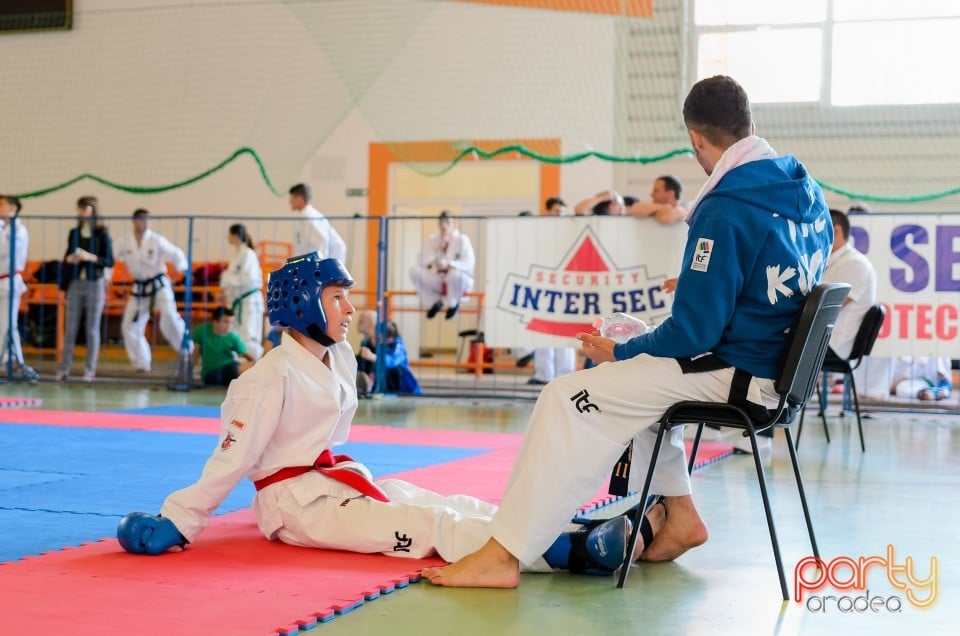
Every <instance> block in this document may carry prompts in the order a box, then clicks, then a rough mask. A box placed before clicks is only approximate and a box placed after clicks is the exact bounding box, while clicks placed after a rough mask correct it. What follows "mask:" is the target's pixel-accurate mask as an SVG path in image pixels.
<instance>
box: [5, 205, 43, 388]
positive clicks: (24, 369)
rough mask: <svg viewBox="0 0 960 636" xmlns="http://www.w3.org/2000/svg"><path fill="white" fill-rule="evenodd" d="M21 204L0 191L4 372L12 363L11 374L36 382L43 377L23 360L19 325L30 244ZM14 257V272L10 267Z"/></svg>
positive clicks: (14, 376)
mask: <svg viewBox="0 0 960 636" xmlns="http://www.w3.org/2000/svg"><path fill="white" fill-rule="evenodd" d="M21 207H22V206H21V204H20V199H18V198H17V197H15V196H12V195H9V194H6V195H5V194H0V375H7V372H8V366H11V363H12V371H13V373H12V376H11V377H13V378H15V379H18V380H26V381H27V382H33V383H36V382H37V381H39V380H40V376H39V375H37V372H36V371H34V370H33V369H31V368H30V367H29V366H28V365H27V364H26V363H24V361H23V349H22V348H21V346H20V331H19V329H18V328H17V322H18V318H19V316H20V298H21V297H22V296H23V292H25V291H27V286H26V285H25V284H24V282H23V268H24V267H26V266H27V251H28V249H29V247H30V234H29V233H28V232H27V226H25V225H24V224H23V222H21V221H20V209H21ZM11 241H12V246H13V252H12V254H11V251H10V248H11ZM11 256H13V271H11V270H10V257H11ZM11 290H12V291H11Z"/></svg>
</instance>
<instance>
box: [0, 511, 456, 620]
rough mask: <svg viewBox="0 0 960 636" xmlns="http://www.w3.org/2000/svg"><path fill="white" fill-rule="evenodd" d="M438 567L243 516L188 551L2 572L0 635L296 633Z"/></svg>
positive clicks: (53, 562) (81, 554)
mask: <svg viewBox="0 0 960 636" xmlns="http://www.w3.org/2000/svg"><path fill="white" fill-rule="evenodd" d="M437 563H440V561H439V559H429V560H411V559H399V558H391V557H385V556H380V555H363V554H352V553H346V552H332V551H327V550H308V549H303V548H295V547H291V546H288V545H285V544H282V543H280V542H277V541H266V540H265V539H264V538H263V535H261V534H260V531H259V530H258V529H257V527H256V524H255V523H254V520H253V514H252V513H251V512H250V511H249V510H244V511H240V512H236V513H232V514H229V515H224V516H222V517H218V518H216V519H214V520H213V521H211V524H210V526H209V527H208V529H207V530H206V531H205V532H204V534H203V535H201V537H200V538H198V539H197V541H196V542H195V543H194V544H192V545H191V546H190V547H189V548H188V549H187V550H184V551H183V552H182V553H178V552H171V553H166V554H163V555H161V556H159V557H153V558H150V557H138V556H134V555H131V554H127V553H125V552H123V551H122V550H121V549H120V547H119V545H118V544H117V542H116V541H115V540H113V539H105V540H103V541H100V542H97V543H93V544H87V545H84V546H80V547H77V548H68V549H65V550H62V551H57V552H49V553H47V554H45V555H43V556H40V557H33V558H27V559H23V560H21V561H17V562H12V563H7V564H4V565H2V566H0V581H2V583H0V587H2V589H3V594H2V601H0V606H4V607H3V609H2V610H0V633H3V634H18V633H37V632H42V633H55V634H60V633H69V634H76V635H87V634H89V635H93V634H106V633H129V634H224V635H226V634H231V635H233V634H256V635H260V636H263V635H265V634H276V633H278V632H288V631H291V629H292V630H293V631H296V623H297V622H298V621H302V622H303V623H304V625H308V624H309V623H310V622H311V621H313V622H316V621H317V620H318V615H319V616H325V617H330V616H332V614H333V613H334V612H336V611H337V610H338V609H339V610H340V611H343V609H345V608H348V607H352V606H354V605H357V604H360V603H363V602H364V601H365V599H367V598H375V597H376V596H377V595H379V594H381V593H385V592H388V591H392V588H393V587H395V586H404V585H406V584H407V583H408V582H409V581H410V579H411V577H413V578H416V577H417V572H418V571H419V569H420V568H422V567H425V566H427V565H432V564H437Z"/></svg>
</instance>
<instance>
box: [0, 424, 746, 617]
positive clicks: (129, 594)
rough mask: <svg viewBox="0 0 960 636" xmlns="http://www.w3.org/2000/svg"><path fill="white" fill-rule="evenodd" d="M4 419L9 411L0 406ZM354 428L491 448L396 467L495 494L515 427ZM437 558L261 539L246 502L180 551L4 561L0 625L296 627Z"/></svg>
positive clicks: (89, 547)
mask: <svg viewBox="0 0 960 636" xmlns="http://www.w3.org/2000/svg"><path fill="white" fill-rule="evenodd" d="M17 413H18V417H17V418H15V421H20V422H23V420H24V419H26V420H30V421H29V422H23V423H34V424H52V425H64V422H65V421H68V420H69V421H70V423H69V424H66V425H73V426H85V425H86V426H91V425H92V426H101V427H110V428H148V429H149V430H177V431H183V432H188V431H189V432H212V431H211V429H210V427H211V426H213V429H212V430H213V431H215V430H216V426H217V423H216V420H212V419H207V418H174V417H168V416H141V415H137V416H131V415H129V414H103V413H99V414H90V415H92V416H93V417H94V418H95V419H90V421H89V422H87V418H86V417H85V416H86V414H78V413H65V412H61V411H19V412H17ZM28 413H33V414H35V417H34V416H28V415H26V414H28ZM81 416H84V417H81ZM4 419H5V420H9V419H10V418H7V417H6V414H5V417H4ZM196 420H200V421H196ZM124 422H126V426H121V424H122V423H124ZM145 425H148V426H145ZM197 429H202V430H197ZM351 439H352V440H355V441H368V442H378V443H397V444H432V445H436V446H458V447H472V448H487V449H490V450H489V452H487V453H484V454H482V455H478V456H474V457H467V458H464V459H461V460H457V461H455V462H449V463H446V464H442V465H438V466H431V467H427V468H421V469H415V470H411V471H406V472H403V473H400V474H397V475H393V476H394V477H398V478H401V479H406V480H408V481H411V482H413V483H417V484H420V485H422V486H424V487H427V488H431V489H433V490H436V491H438V492H442V493H445V494H453V493H463V494H470V495H474V496H476V497H480V498H483V499H486V500H488V501H493V502H497V501H499V499H500V497H501V495H502V493H503V490H504V488H505V486H506V482H507V479H508V476H509V472H510V469H511V467H512V465H513V460H514V457H515V456H516V452H517V450H518V448H519V445H520V441H521V436H520V435H516V434H498V433H471V432H464V431H437V430H422V429H394V428H389V427H384V426H355V427H354V428H353V434H352V435H351ZM731 451H732V448H731V446H730V445H729V444H719V443H715V442H704V443H702V444H701V451H700V463H701V464H704V463H709V462H711V461H716V460H717V459H718V458H719V457H722V456H725V455H727V454H730V452H731ZM609 500H611V497H609V496H608V495H606V494H605V491H604V492H601V493H598V495H597V498H596V499H595V500H594V501H593V502H591V503H590V504H589V505H588V506H586V507H585V509H593V508H595V507H597V505H602V504H603V503H606V502H607V501H609ZM439 562H440V561H439V559H427V560H410V559H404V558H392V557H388V556H382V555H361V554H354V553H346V552H332V551H326V550H310V549H304V548H294V547H290V546H287V545H284V544H281V543H279V542H271V541H267V540H266V539H264V538H263V536H262V535H261V534H260V532H259V530H258V529H257V527H256V525H255V523H254V520H253V515H252V512H251V511H249V510H243V511H239V512H235V513H231V514H228V515H223V516H220V517H217V518H215V519H213V520H212V521H211V522H210V525H209V526H208V527H207V529H206V530H205V531H204V533H203V534H202V535H201V536H200V537H199V538H198V539H197V540H196V542H194V544H192V545H191V546H190V547H189V548H188V549H187V550H185V551H183V552H182V553H168V554H164V555H161V556H159V557H153V558H150V557H139V556H134V555H129V554H126V553H124V552H123V551H122V550H121V548H120V546H119V545H118V544H117V542H116V541H115V540H114V539H112V538H111V539H105V540H103V541H100V542H97V543H92V544H86V545H82V546H79V547H75V548H67V549H64V550H60V551H54V552H49V553H46V554H44V555H42V556H39V557H29V558H26V559H23V560H20V561H15V562H9V563H4V564H2V565H0V590H2V591H0V634H16V633H26V632H42V633H69V634H74V635H77V636H86V635H88V634H89V635H93V634H104V633H115V632H119V633H134V634H145V635H151V634H158V635H159V634H210V635H221V634H222V635H224V636H226V635H228V634H229V635H231V636H232V635H240V634H253V635H258V636H265V635H266V634H293V633H296V632H297V630H298V629H307V628H309V627H310V626H311V625H313V624H314V623H315V622H317V621H318V620H329V619H330V618H332V617H333V616H334V615H335V614H336V613H344V612H346V611H350V610H352V609H354V608H356V607H358V606H359V605H360V604H362V603H364V602H369V600H372V599H375V598H376V597H377V596H378V595H380V594H383V593H387V592H389V591H392V590H393V589H394V588H395V587H403V586H405V585H407V583H408V582H409V581H410V580H411V579H414V580H415V579H416V578H417V577H418V573H419V571H420V569H421V568H423V567H426V566H427V565H432V564H436V563H439ZM318 617H319V618H318Z"/></svg>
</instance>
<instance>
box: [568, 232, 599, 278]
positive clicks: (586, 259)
mask: <svg viewBox="0 0 960 636" xmlns="http://www.w3.org/2000/svg"><path fill="white" fill-rule="evenodd" d="M609 270H610V268H609V267H608V266H607V263H606V261H604V260H603V257H602V256H600V252H599V250H597V246H596V245H594V244H593V240H592V239H591V238H590V237H589V236H587V237H584V239H583V243H581V244H580V247H578V248H577V251H576V252H575V253H574V255H573V257H571V259H570V260H569V261H568V262H567V266H566V267H565V268H564V271H567V272H606V271H609Z"/></svg>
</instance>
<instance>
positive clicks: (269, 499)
mask: <svg viewBox="0 0 960 636" xmlns="http://www.w3.org/2000/svg"><path fill="white" fill-rule="evenodd" d="M352 285H353V280H352V278H351V277H350V274H349V273H348V272H347V271H346V269H344V267H343V265H342V264H341V263H340V262H339V261H337V260H335V259H323V260H321V259H318V258H317V257H316V255H315V254H308V255H305V256H302V257H295V258H291V259H290V260H288V261H287V263H286V265H285V266H284V267H283V268H282V269H280V270H278V271H276V272H273V273H272V274H271V276H270V280H269V285H268V302H267V306H268V311H269V315H270V320H271V322H272V323H273V324H275V325H276V326H278V327H282V328H283V329H284V330H285V333H284V334H283V337H282V341H281V343H280V346H279V347H276V348H274V349H271V350H270V351H269V353H267V354H266V355H265V356H264V357H263V359H262V360H260V362H258V363H257V364H256V365H254V366H253V367H252V368H251V369H250V370H249V371H247V372H246V373H244V374H243V375H241V376H240V377H239V378H237V379H236V380H234V381H233V382H232V383H231V384H230V388H229V389H228V391H227V396H226V399H225V400H224V402H223V404H222V406H221V407H220V419H221V431H220V441H219V443H218V444H217V446H216V448H215V449H214V451H213V454H212V456H211V457H210V459H209V460H208V461H207V463H206V465H205V466H204V469H203V473H202V474H201V475H200V478H199V480H198V481H197V482H196V483H195V484H193V485H191V486H188V487H186V488H184V489H182V490H178V491H176V492H174V493H173V494H171V495H169V496H168V497H167V498H166V500H165V501H164V502H163V506H162V507H161V510H160V515H159V516H156V515H149V514H146V513H131V514H129V515H127V516H126V517H124V519H123V520H122V521H121V522H120V524H119V526H118V528H117V538H118V540H119V541H120V544H121V546H122V547H123V548H124V549H125V550H127V551H129V552H133V553H137V554H151V555H152V554H159V553H161V552H163V551H165V550H167V549H169V548H171V547H174V546H181V547H183V546H185V545H186V544H187V543H188V542H191V541H194V540H195V539H196V538H197V536H198V535H199V534H200V533H201V531H202V530H203V529H204V527H205V526H206V524H207V522H208V520H209V517H210V515H211V514H212V513H213V511H214V510H215V509H216V508H217V506H218V505H219V504H220V503H221V502H222V501H223V499H224V498H225V497H226V496H227V494H228V493H229V492H230V491H231V490H232V489H233V487H234V486H236V485H237V483H238V482H239V481H240V480H241V479H242V478H244V477H247V478H249V479H250V480H251V481H252V482H253V483H254V485H255V486H256V488H257V494H256V496H255V497H254V500H253V510H254V513H255V515H256V519H257V524H258V526H259V528H260V530H261V531H262V532H263V534H264V535H265V536H266V537H268V538H269V539H271V540H280V541H283V542H284V543H288V544H291V545H297V546H304V547H313V548H326V549H334V550H348V551H353V552H363V553H383V554H385V555H390V556H398V557H410V558H422V557H427V556H431V555H434V554H438V555H439V556H440V557H441V558H443V559H446V560H447V561H453V560H455V559H458V558H460V557H461V556H463V555H466V554H469V553H470V552H472V551H474V550H476V549H477V548H479V547H480V546H481V545H483V544H484V542H486V541H487V539H488V538H489V537H490V519H491V517H492V516H493V513H494V512H495V510H496V506H494V505H493V504H490V503H487V502H484V501H481V500H479V499H476V498H474V497H468V496H465V495H452V496H444V495H440V494H438V493H435V492H432V491H429V490H425V489H423V488H420V487H418V486H415V485H414V484H411V483H408V482H405V481H401V480H397V479H381V480H377V481H374V480H373V477H372V475H371V473H370V471H369V469H368V468H367V467H366V466H364V465H363V464H361V463H359V462H356V461H353V460H352V459H351V458H349V457H346V456H344V455H334V454H333V449H334V447H336V446H338V445H340V444H343V443H344V442H346V441H347V438H348V436H349V433H350V425H351V420H352V418H353V416H354V413H355V412H356V410H357V392H356V387H355V385H354V381H355V378H356V372H357V364H356V358H355V356H354V354H353V351H352V350H351V348H350V344H349V343H347V342H346V338H347V331H348V329H349V326H350V322H351V320H352V319H353V314H354V307H353V305H352V304H351V303H350V300H349V298H348V288H349V287H351V286H352ZM568 520H569V519H568ZM654 524H655V521H654V520H652V521H651V526H652V525H654ZM644 525H646V524H644ZM629 529H630V523H629V520H628V519H627V517H625V516H623V515H621V516H619V517H614V518H613V519H609V520H606V521H601V522H598V523H596V524H595V525H588V526H585V527H583V528H581V529H579V530H578V531H576V532H572V533H564V534H563V535H562V536H560V538H557V537H554V538H555V541H554V542H553V545H550V544H548V546H545V554H544V555H543V558H542V559H534V560H532V561H534V563H533V564H532V566H531V567H532V568H534V569H539V570H544V571H548V570H550V569H552V568H564V569H571V570H578V571H579V570H582V571H585V572H587V573H591V574H601V573H602V574H610V573H612V572H613V571H614V570H616V568H617V567H619V566H620V564H621V563H622V562H623V560H624V556H625V554H624V553H625V551H626V549H627V547H628V546H627V542H628V537H629ZM648 530H652V528H651V529H648Z"/></svg>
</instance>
